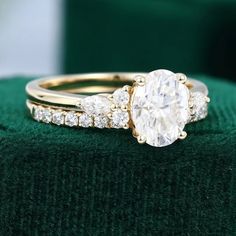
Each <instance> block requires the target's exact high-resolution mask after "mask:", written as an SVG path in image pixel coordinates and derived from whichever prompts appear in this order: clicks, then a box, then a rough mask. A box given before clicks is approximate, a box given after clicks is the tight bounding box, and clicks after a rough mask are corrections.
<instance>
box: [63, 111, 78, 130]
mask: <svg viewBox="0 0 236 236" xmlns="http://www.w3.org/2000/svg"><path fill="white" fill-rule="evenodd" d="M65 125H67V126H70V127H72V126H77V125H78V116H77V115H76V114H75V113H74V112H73V111H71V112H68V113H67V114H66V116H65Z"/></svg>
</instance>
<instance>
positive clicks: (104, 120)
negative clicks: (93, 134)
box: [94, 116, 109, 129]
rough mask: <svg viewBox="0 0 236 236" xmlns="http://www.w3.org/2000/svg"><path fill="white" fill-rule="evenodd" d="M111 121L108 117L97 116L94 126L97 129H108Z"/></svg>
mask: <svg viewBox="0 0 236 236" xmlns="http://www.w3.org/2000/svg"><path fill="white" fill-rule="evenodd" d="M108 123H109V119H108V117H106V116H96V117H95V118H94V126H95V127H97V128H100V129H102V128H106V127H108Z"/></svg>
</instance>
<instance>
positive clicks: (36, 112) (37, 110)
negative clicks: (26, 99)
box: [32, 107, 43, 121]
mask: <svg viewBox="0 0 236 236" xmlns="http://www.w3.org/2000/svg"><path fill="white" fill-rule="evenodd" d="M32 113H33V117H34V119H35V120H37V121H41V120H42V118H43V109H42V108H41V107H34V108H33V112H32Z"/></svg>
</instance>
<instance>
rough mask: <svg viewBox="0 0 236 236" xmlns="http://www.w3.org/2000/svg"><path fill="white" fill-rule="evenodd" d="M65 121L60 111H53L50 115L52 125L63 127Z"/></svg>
mask: <svg viewBox="0 0 236 236" xmlns="http://www.w3.org/2000/svg"><path fill="white" fill-rule="evenodd" d="M64 121H65V116H64V114H63V112H61V111H54V112H53V114H52V123H54V124H56V125H63V124H64Z"/></svg>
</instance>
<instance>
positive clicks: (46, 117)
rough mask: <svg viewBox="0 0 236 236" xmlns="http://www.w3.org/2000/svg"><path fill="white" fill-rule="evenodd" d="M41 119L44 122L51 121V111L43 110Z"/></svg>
mask: <svg viewBox="0 0 236 236" xmlns="http://www.w3.org/2000/svg"><path fill="white" fill-rule="evenodd" d="M42 121H43V122H45V123H50V122H51V121H52V112H51V110H50V109H44V110H43V114H42Z"/></svg>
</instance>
